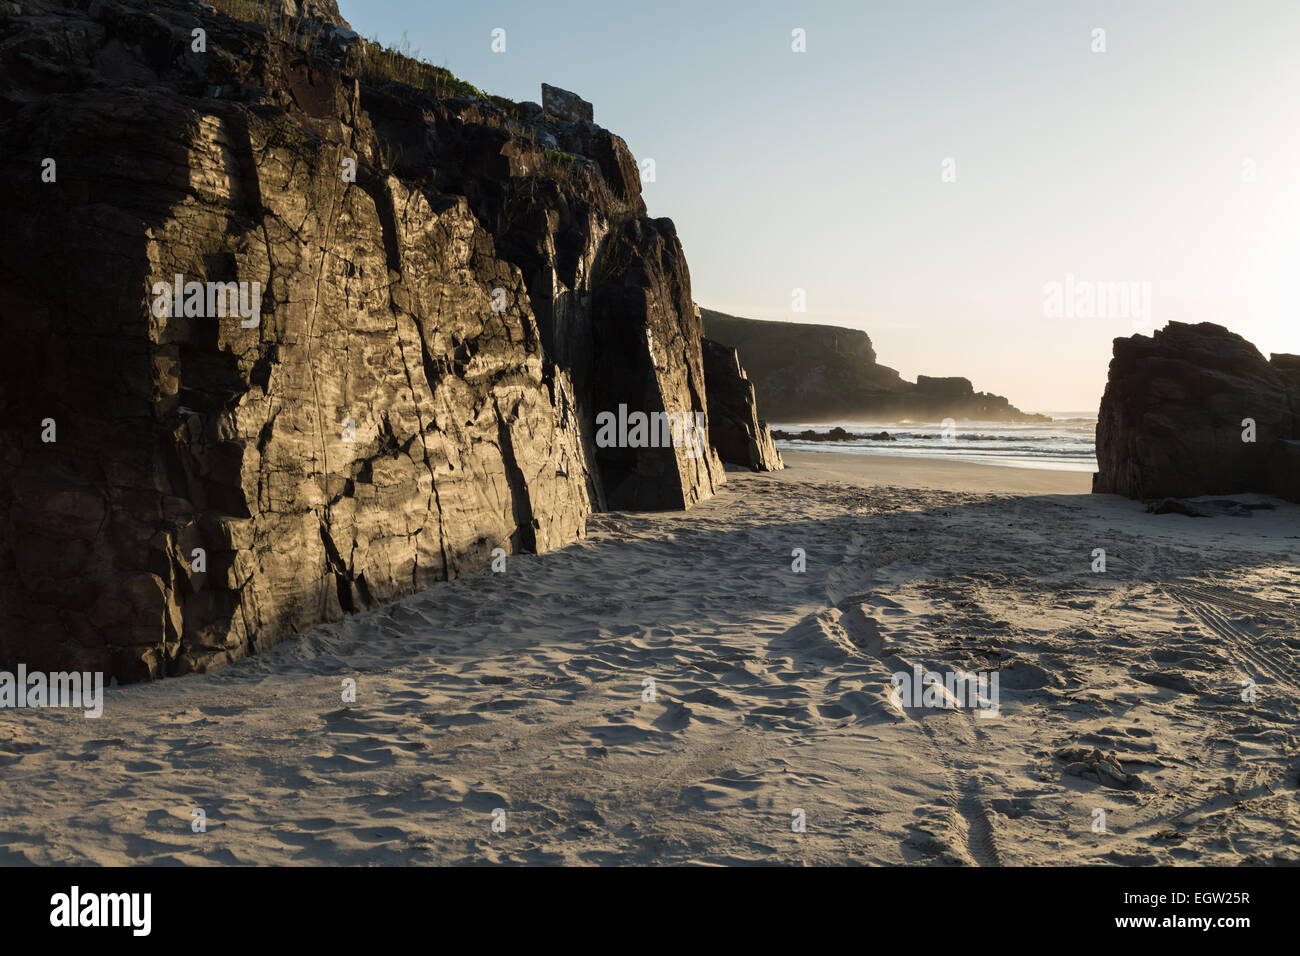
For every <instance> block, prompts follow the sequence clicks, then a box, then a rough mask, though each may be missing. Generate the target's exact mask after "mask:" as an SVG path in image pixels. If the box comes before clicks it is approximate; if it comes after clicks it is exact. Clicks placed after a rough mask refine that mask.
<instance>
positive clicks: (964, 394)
mask: <svg viewBox="0 0 1300 956" xmlns="http://www.w3.org/2000/svg"><path fill="white" fill-rule="evenodd" d="M701 311H702V314H703V317H704V332H705V334H706V335H707V336H708V337H709V338H711V339H713V340H714V341H716V342H719V343H721V344H724V345H729V346H731V347H732V348H735V349H738V350H739V351H740V354H741V355H742V356H743V357H744V360H745V366H746V367H747V368H748V369H749V373H750V377H751V378H752V379H753V382H754V391H755V393H756V394H757V396H758V400H759V402H760V403H761V404H762V406H763V410H764V411H765V412H766V413H767V415H768V416H769V417H773V418H775V419H776V420H777V421H786V422H791V421H826V420H829V419H836V418H884V419H890V420H896V419H901V418H915V419H923V420H932V421H939V420H941V419H944V418H949V417H951V418H958V419H961V418H971V419H976V420H980V421H1017V422H1021V421H1023V422H1029V421H1035V422H1038V421H1041V422H1047V421H1050V420H1051V419H1049V418H1048V417H1047V416H1045V415H1034V414H1026V413H1025V412H1022V411H1020V409H1018V408H1016V407H1014V406H1013V405H1012V404H1011V403H1010V402H1008V401H1007V400H1006V399H1005V398H1003V397H1002V396H1000V395H990V394H988V393H987V392H976V391H975V389H974V388H973V387H972V385H971V383H970V380H969V379H965V378H931V377H929V376H926V375H921V376H918V378H917V380H916V382H915V384H914V383H912V382H909V381H907V380H905V379H904V378H902V377H901V376H900V375H899V374H898V372H896V371H895V370H894V369H892V368H889V367H888V366H885V365H880V364H879V363H878V362H877V361H876V351H875V349H874V348H872V346H871V339H870V338H869V337H868V336H867V334H866V333H865V332H862V331H859V330H857V329H843V328H839V327H837V326H833V325H808V324H804V323H801V322H766V321H759V320H756V319H744V318H738V317H736V316H731V315H724V314H722V313H721V312H712V311H710V310H708V309H704V310H701Z"/></svg>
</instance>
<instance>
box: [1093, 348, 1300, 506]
mask: <svg viewBox="0 0 1300 956" xmlns="http://www.w3.org/2000/svg"><path fill="white" fill-rule="evenodd" d="M1292 358H1293V357H1292V356H1274V361H1273V362H1269V361H1267V360H1266V359H1265V358H1264V357H1263V356H1262V355H1261V354H1260V353H1259V351H1258V350H1256V349H1255V347H1254V346H1253V345H1251V344H1250V343H1249V342H1247V341H1246V340H1245V339H1243V338H1242V337H1241V336H1239V335H1236V334H1234V333H1232V332H1229V331H1228V330H1227V329H1225V328H1223V327H1222V326H1218V325H1213V324H1210V323H1201V324H1199V325H1187V324H1184V323H1181V322H1171V323H1170V324H1169V325H1168V326H1166V327H1165V328H1163V329H1161V330H1159V331H1157V332H1156V333H1155V335H1154V336H1152V337H1150V338H1148V337H1145V336H1140V335H1134V336H1131V337H1129V338H1124V339H1116V340H1115V351H1114V357H1113V358H1112V359H1111V363H1110V376H1109V379H1108V381H1107V384H1106V392H1105V394H1104V395H1103V397H1102V400H1101V411H1100V413H1099V415H1098V420H1097V467H1098V471H1097V474H1096V475H1094V476H1093V482H1092V490H1093V491H1094V492H1098V493H1114V494H1121V495H1126V496H1127V497H1130V498H1188V497H1195V496H1199V495H1223V494H1234V493H1243V492H1259V493H1261V494H1272V495H1276V496H1278V497H1281V498H1287V499H1289V500H1292V501H1297V500H1300V368H1298V367H1297V365H1296V363H1293V362H1291V361H1290V360H1291V359H1292ZM1246 419H1251V420H1253V422H1254V438H1255V440H1254V441H1246V440H1243V435H1245V434H1246V433H1247V430H1248V423H1247V422H1246V421H1245V420H1246ZM1247 437H1249V436H1247Z"/></svg>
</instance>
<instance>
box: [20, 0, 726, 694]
mask: <svg viewBox="0 0 1300 956" xmlns="http://www.w3.org/2000/svg"><path fill="white" fill-rule="evenodd" d="M299 6H304V7H305V6H311V7H312V11H317V5H299ZM14 9H16V10H18V11H19V12H18V13H14V12H13V10H14ZM294 9H295V10H296V9H297V7H296V6H295V8H294ZM319 10H323V11H324V14H322V16H323V21H322V22H324V23H326V24H334V25H335V26H337V30H335V31H334V32H333V33H330V32H329V31H327V30H321V31H318V32H319V33H320V34H321V35H322V36H324V37H325V38H326V41H328V42H326V41H322V44H321V45H320V46H319V48H309V49H307V50H303V49H299V48H297V47H295V46H292V45H289V44H287V43H284V42H281V41H279V40H277V39H276V38H275V37H274V36H273V35H270V34H269V33H268V32H267V31H265V30H263V29H261V28H258V27H255V26H253V25H250V24H245V23H240V22H237V21H235V20H232V19H231V18H229V17H227V16H225V15H224V14H221V13H217V12H215V11H212V10H211V9H210V8H206V7H204V6H202V5H198V4H190V3H182V2H177V0H162V2H158V3H145V2H142V0H120V2H117V0H97V2H96V3H93V4H84V3H83V4H78V3H57V2H53V0H37V2H24V3H22V4H21V5H19V6H18V7H16V8H15V7H13V6H12V5H11V6H10V7H9V8H7V10H6V12H5V13H4V14H3V15H2V16H0V80H3V82H2V83H0V140H3V142H5V143H6V144H8V145H7V148H6V149H5V150H4V151H3V154H2V155H0V165H3V167H4V175H5V177H6V181H7V182H10V183H15V184H19V183H21V184H26V185H22V186H16V187H14V188H12V189H10V190H7V191H6V193H5V195H4V198H3V199H0V204H3V206H4V220H5V229H4V230H3V232H2V233H0V328H2V329H3V332H4V335H5V336H6V338H7V345H8V347H7V348H6V349H5V350H4V351H3V353H2V354H0V366H2V367H0V412H2V413H3V414H2V415H0V620H3V621H4V624H5V627H4V629H3V632H2V633H0V666H6V665H8V666H12V665H13V664H15V663H17V662H23V663H25V664H27V665H28V666H29V667H30V668H33V669H36V668H44V669H47V670H53V669H66V668H72V667H76V668H79V669H90V670H103V671H105V672H107V673H110V674H111V675H112V676H114V677H116V678H118V679H119V680H123V681H129V680H140V679H147V678H154V677H160V676H165V675H171V674H181V673H186V672H189V671H196V670H198V671H201V670H206V669H208V668H210V667H213V666H216V665H219V664H222V663H226V662H229V661H233V660H236V659H238V658H240V657H243V656H245V655H247V654H250V653H254V652H257V651H261V650H263V649H265V648H267V647H269V646H271V645H273V644H275V643H277V642H278V641H280V640H282V639H284V638H285V637H287V636H289V635H291V634H294V633H298V632H301V631H303V630H306V629H308V628H311V627H313V626H315V625H317V624H319V623H321V622H325V621H331V620H336V619H338V618H340V617H341V616H343V615H344V614H347V613H351V612H356V611H360V610H363V609H367V608H373V607H376V606H379V605H381V604H384V603H387V602H389V601H392V600H393V599H395V598H397V597H399V596H401V595H403V594H409V593H412V592H415V591H418V590H421V589H423V588H426V587H428V586H429V585H430V584H432V583H433V582H435V581H438V580H443V579H447V578H453V577H456V576H458V575H461V574H464V573H467V572H469V571H473V570H476V569H478V568H481V567H483V566H485V565H486V564H488V563H489V562H490V561H491V559H492V555H493V551H494V549H497V548H501V549H503V550H504V551H505V552H507V553H517V552H525V551H534V552H542V551H548V550H552V549H555V548H558V547H562V546H564V545H566V544H569V543H571V542H573V541H574V540H576V539H577V538H579V537H581V536H582V535H583V533H584V530H585V526H586V520H587V518H588V516H589V515H590V514H591V513H592V512H593V511H599V510H604V509H606V508H611V507H612V508H652V509H656V508H686V507H690V506H691V505H692V504H694V503H696V502H698V501H700V500H702V499H704V498H707V497H709V496H710V495H711V494H713V493H714V491H715V490H716V489H717V487H718V486H719V485H720V484H721V483H722V481H723V470H722V463H721V461H720V460H719V458H718V456H717V454H716V453H715V452H714V451H713V450H712V448H709V449H707V453H706V454H705V455H703V456H698V457H692V456H690V455H688V454H687V453H686V449H683V448H676V447H668V448H638V449H626V448H611V449H605V448H597V447H596V445H595V441H594V436H595V427H594V420H595V416H596V415H597V414H598V413H599V412H600V411H603V410H610V409H616V408H617V407H618V405H619V404H620V403H623V404H627V405H628V406H629V407H630V408H634V409H639V410H644V411H646V412H654V411H679V412H683V413H691V414H693V413H695V412H699V413H701V414H704V415H706V416H707V414H708V412H709V409H710V402H709V398H708V396H707V394H706V380H705V368H704V362H703V358H702V354H701V347H700V339H701V325H700V320H699V317H698V315H697V314H696V312H695V310H694V307H693V304H692V301H691V291H690V276H689V270H688V268H687V265H686V260H685V256H684V254H683V251H682V248H681V244H680V242H679V241H678V239H677V236H676V231H675V229H674V228H673V225H672V223H671V221H669V220H666V219H648V218H646V216H645V204H644V202H643V201H642V199H641V196H640V181H639V176H638V173H637V167H636V163H635V161H634V160H633V158H632V156H631V153H630V152H629V151H628V149H627V146H626V144H625V143H623V141H622V140H621V139H620V138H618V137H617V136H614V135H613V134H611V133H609V132H607V131H605V130H603V129H601V128H600V127H597V126H595V125H594V124H593V123H591V122H588V121H584V120H577V121H569V120H564V119H561V118H557V117H555V116H551V115H547V114H544V113H542V111H541V110H540V108H538V107H536V106H535V104H518V105H517V106H507V105H503V104H502V103H499V102H496V101H489V100H486V99H481V98H468V97H459V98H446V99H437V98H434V97H433V96H431V95H428V94H426V93H423V92H420V91H418V90H415V89H413V88H411V87H406V86H402V85H400V84H396V83H388V84H384V85H374V84H367V83H363V82H362V81H361V80H360V79H358V75H359V72H360V71H359V69H358V62H357V57H358V56H359V55H360V54H359V53H358V50H359V48H360V46H361V44H359V43H356V42H348V43H346V44H342V45H341V46H340V44H338V43H335V42H334V41H333V40H332V39H330V38H331V37H334V39H337V36H336V34H338V31H339V30H342V31H344V32H347V24H346V23H345V22H344V21H342V19H341V18H338V17H337V11H336V10H334V9H333V4H325V5H322V6H319ZM195 27H202V28H203V29H204V30H205V31H206V36H207V48H206V51H205V52H201V53H196V52H194V51H193V50H192V48H191V31H192V30H193V29H194V28H195ZM340 50H342V52H340ZM47 158H49V159H53V160H54V164H55V165H54V170H55V171H56V175H55V179H54V181H52V182H47V181H43V180H42V170H43V169H44V168H45V167H44V161H45V160H46V159H47ZM349 169H350V170H351V171H352V172H353V173H354V175H352V176H349V175H347V173H346V171H347V170H349ZM176 275H181V276H183V277H184V281H185V282H190V281H194V282H200V283H208V282H223V283H224V282H235V283H244V284H245V285H246V286H251V284H253V283H256V284H257V288H258V290H259V291H260V310H259V312H258V315H257V316H256V319H255V321H244V320H243V317H242V316H240V315H225V316H218V315H183V314H182V315H173V314H171V310H170V309H167V308H163V309H158V308H156V301H155V299H156V294H155V292H154V287H155V285H156V284H157V283H160V282H161V283H166V284H168V285H170V284H171V283H172V281H173V278H174V276H176ZM47 422H50V423H52V425H51V426H50V428H47V427H46V424H45V423H47ZM51 429H52V431H51ZM50 438H52V439H53V440H49V439H50Z"/></svg>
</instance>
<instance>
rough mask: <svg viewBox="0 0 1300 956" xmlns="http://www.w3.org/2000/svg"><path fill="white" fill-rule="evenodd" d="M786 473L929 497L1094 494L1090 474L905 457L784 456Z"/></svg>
mask: <svg viewBox="0 0 1300 956" xmlns="http://www.w3.org/2000/svg"><path fill="white" fill-rule="evenodd" d="M781 459H782V460H783V461H784V462H785V464H786V470H785V471H783V472H775V473H774V474H775V475H778V476H779V475H783V474H786V473H790V474H791V475H793V476H794V477H797V478H800V479H809V480H819V481H841V482H847V483H849V484H853V485H858V486H870V485H895V486H902V487H907V488H914V489H917V490H926V491H963V492H975V493H979V494H992V493H999V492H1001V493H1007V494H1022V495H1079V494H1090V493H1091V492H1092V473H1091V472H1083V471H1053V470H1051V469H1046V468H1018V467H1015V466H1012V465H989V464H985V463H983V462H964V461H952V460H951V459H946V458H924V457H920V456H917V457H909V456H906V455H846V454H843V453H837V452H822V451H805V450H802V449H801V450H798V451H794V450H784V449H783V450H782V451H781Z"/></svg>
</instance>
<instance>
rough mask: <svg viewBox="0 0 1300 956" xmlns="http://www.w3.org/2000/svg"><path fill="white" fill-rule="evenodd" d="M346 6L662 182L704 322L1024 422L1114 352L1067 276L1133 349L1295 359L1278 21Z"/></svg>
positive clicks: (1266, 7) (1281, 13)
mask: <svg viewBox="0 0 1300 956" xmlns="http://www.w3.org/2000/svg"><path fill="white" fill-rule="evenodd" d="M340 7H341V10H342V12H343V14H344V16H345V17H347V18H348V19H349V20H350V21H351V23H352V25H353V27H354V28H355V29H357V30H358V31H359V32H360V33H362V34H363V35H364V36H366V37H367V38H376V37H377V38H378V39H379V40H381V41H382V42H385V43H387V44H390V45H392V44H397V43H400V42H401V38H402V33H403V31H405V32H406V33H407V34H408V36H409V40H410V44H411V46H412V47H413V48H415V49H418V50H419V52H420V55H421V56H422V57H423V58H424V59H427V60H429V61H430V62H433V63H436V64H439V65H445V66H447V67H448V68H450V69H451V70H452V71H453V72H454V73H456V74H457V75H458V76H461V77H462V78H464V79H466V80H468V81H469V82H471V83H474V84H475V85H477V86H478V87H480V88H481V89H484V90H487V91H489V92H493V93H499V94H501V95H504V96H508V97H510V98H512V99H516V100H534V101H537V100H539V99H540V84H541V83H542V82H543V81H544V82H548V83H552V84H555V85H558V86H562V87H565V88H567V89H571V90H574V91H575V92H578V93H579V94H581V95H582V96H584V97H586V98H587V99H589V100H591V101H592V102H593V103H594V104H595V118H596V122H598V123H599V124H601V125H602V126H605V127H607V128H609V129H611V130H613V131H614V132H616V133H618V134H619V135H621V136H623V137H624V139H626V140H627V142H628V144H629V146H630V147H631V149H632V151H633V153H634V154H635V155H636V156H637V158H638V160H642V161H643V160H645V159H647V158H651V159H653V160H654V161H655V167H656V168H655V173H656V181H655V182H647V183H646V184H645V188H644V193H645V198H646V202H647V204H648V206H649V210H650V215H652V216H667V217H670V218H672V219H673V220H674V222H675V223H676V224H677V228H678V232H679V234H680V236H681V240H682V244H683V246H684V248H685V250H686V255H687V258H688V261H689V262H690V266H691V278H692V284H693V290H694V294H695V298H696V300H697V301H698V302H699V303H700V304H701V305H702V306H706V307H708V308H711V309H716V310H718V311H721V312H726V313H729V314H732V315H741V316H747V317H750V318H761V319H786V320H791V321H804V322H815V323H827V324H833V325H842V326H847V327H851V328H859V329H862V330H864V331H866V332H867V333H868V334H869V335H870V336H871V338H872V342H873V343H874V344H875V346H876V350H877V352H878V354H879V356H880V360H881V362H883V363H884V364H886V365H889V366H892V367H894V368H897V369H898V370H899V371H900V372H901V373H902V374H903V375H904V376H905V377H907V378H915V376H916V375H917V374H926V375H961V376H964V377H966V378H969V379H971V381H972V382H973V383H974V385H975V388H976V389H977V390H983V391H989V392H994V393H997V394H1000V395H1005V396H1007V398H1009V399H1010V400H1011V402H1012V403H1013V404H1015V405H1017V406H1019V407H1020V408H1023V409H1029V410H1039V409H1050V408H1088V407H1095V406H1096V404H1097V402H1098V400H1099V399H1100V396H1101V392H1102V389H1103V387H1104V385H1105V379H1106V369H1107V363H1108V362H1109V359H1110V352H1111V340H1112V339H1113V338H1114V337H1116V336H1125V335H1130V334H1132V333H1133V331H1135V330H1134V328H1133V325H1132V322H1131V321H1130V320H1128V319H1123V318H1087V319H1084V318H1063V319H1050V318H1046V317H1045V316H1044V286H1045V285H1046V284H1047V283H1050V282H1061V283H1063V282H1064V281H1065V280H1066V276H1067V275H1072V276H1074V277H1076V279H1078V280H1081V281H1091V282H1135V283H1149V286H1148V288H1149V290H1150V295H1151V309H1150V314H1151V321H1150V322H1149V323H1148V324H1147V326H1146V327H1145V328H1143V329H1140V330H1139V331H1143V332H1146V333H1149V332H1150V331H1151V329H1152V328H1158V327H1160V326H1162V325H1164V324H1165V323H1166V322H1167V321H1169V320H1171V319H1172V320H1179V321H1186V322H1200V321H1211V322H1217V323H1219V324H1222V325H1226V326H1227V327H1229V328H1230V329H1232V330H1233V331H1235V332H1238V333H1239V334H1241V335H1243V336H1245V337H1246V338H1247V339H1249V340H1250V341H1252V342H1253V343H1254V344H1255V345H1256V346H1258V347H1259V348H1260V350H1261V351H1262V352H1264V353H1265V354H1267V353H1268V352H1270V351H1276V352H1288V351H1290V352H1300V324H1298V323H1294V322H1291V323H1288V321H1287V320H1288V318H1289V317H1290V315H1291V314H1292V313H1293V311H1294V309H1295V306H1296V304H1297V299H1298V298H1300V296H1298V295H1297V292H1296V291H1295V289H1294V288H1293V285H1292V283H1291V282H1290V281H1289V279H1290V271H1291V270H1292V269H1293V262H1294V260H1295V257H1296V254H1300V188H1298V187H1297V179H1296V171H1297V170H1300V143H1298V142H1297V137H1296V134H1295V131H1294V124H1293V123H1290V122H1289V121H1288V119H1287V117H1288V115H1289V113H1290V112H1291V111H1290V110H1289V109H1288V108H1289V107H1291V106H1293V105H1294V104H1296V103H1297V102H1300V96H1298V95H1297V93H1298V92H1300V63H1298V62H1297V59H1296V58H1295V57H1294V55H1293V50H1292V46H1293V44H1292V41H1291V40H1290V37H1292V36H1293V35H1294V34H1295V31H1296V29H1297V27H1300V8H1297V7H1295V6H1294V5H1288V4H1285V3H1281V2H1274V0H1267V2H1266V0H1257V2H1253V3H1245V4H1241V5H1238V6H1234V7H1233V8H1232V10H1231V16H1225V15H1224V14H1223V8H1222V7H1219V6H1215V5H1213V4H1210V3H1204V2H1195V3H1171V2H1160V3H1149V4H1143V5H1141V8H1140V9H1139V8H1130V7H1129V6H1128V5H1127V4H1121V3H1106V2H1101V3H1090V4H1088V5H1086V6H1084V5H1081V4H1068V5H1060V6H1057V7H1054V8H1052V9H1043V8H1041V7H1040V6H1038V5H1035V4H1033V3H1029V2H1021V0H1014V2H1012V0H1008V2H1001V3H997V4H994V5H990V6H986V7H982V8H978V9H977V8H975V6H974V5H970V6H967V5H964V4H957V3H948V2H933V0H931V2H919V3H915V4H909V5H907V7H906V9H898V8H896V7H893V6H892V5H890V6H886V5H883V4H877V3H869V4H865V5H864V4H849V3H824V4H817V5H815V6H814V5H807V6H803V5H799V4H789V3H780V2H772V0H759V2H755V3H746V4H744V5H740V4H737V3H718V4H713V5H710V6H709V8H707V9H705V8H701V7H698V6H696V5H692V4H684V3H680V2H666V3H659V4H654V5H647V6H637V5H627V6H620V7H619V8H618V9H616V10H615V9H612V8H609V7H606V6H603V5H599V4H596V3H594V2H590V0H568V2H561V3H557V4H554V5H550V6H547V7H546V8H545V9H543V8H542V7H539V6H536V5H531V4H524V3H519V2H502V3H489V4H481V5H476V6H475V7H474V8H473V9H464V8H458V7H451V6H448V7H446V8H440V9H435V10H429V9H427V8H421V7H420V6H419V5H417V4H414V3H411V2H410V0H374V2H368V3H366V4H361V3H358V2H356V0H342V3H341V4H340ZM496 28H501V29H504V30H505V31H506V34H505V38H506V50H505V52H504V53H493V52H492V49H491V43H492V35H491V34H492V31H493V30H494V29H496ZM795 28H799V29H803V30H805V31H806V48H807V52H804V53H795V52H792V50H791V44H792V39H791V31H792V30H794V29H795ZM1098 28H1100V29H1104V30H1105V38H1104V39H1105V52H1093V49H1092V48H1093V47H1094V45H1096V44H1097V40H1096V38H1095V36H1094V32H1093V31H1094V30H1095V29H1098ZM946 159H952V160H954V165H952V166H950V167H949V170H950V171H955V177H956V178H955V181H954V182H943V181H941V172H942V171H943V163H944V161H945V160H946ZM1248 179H1253V181H1246V180H1248ZM796 288H799V289H803V290H805V291H806V295H807V311H806V312H803V313H793V312H792V311H791V302H792V290H794V289H796Z"/></svg>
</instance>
